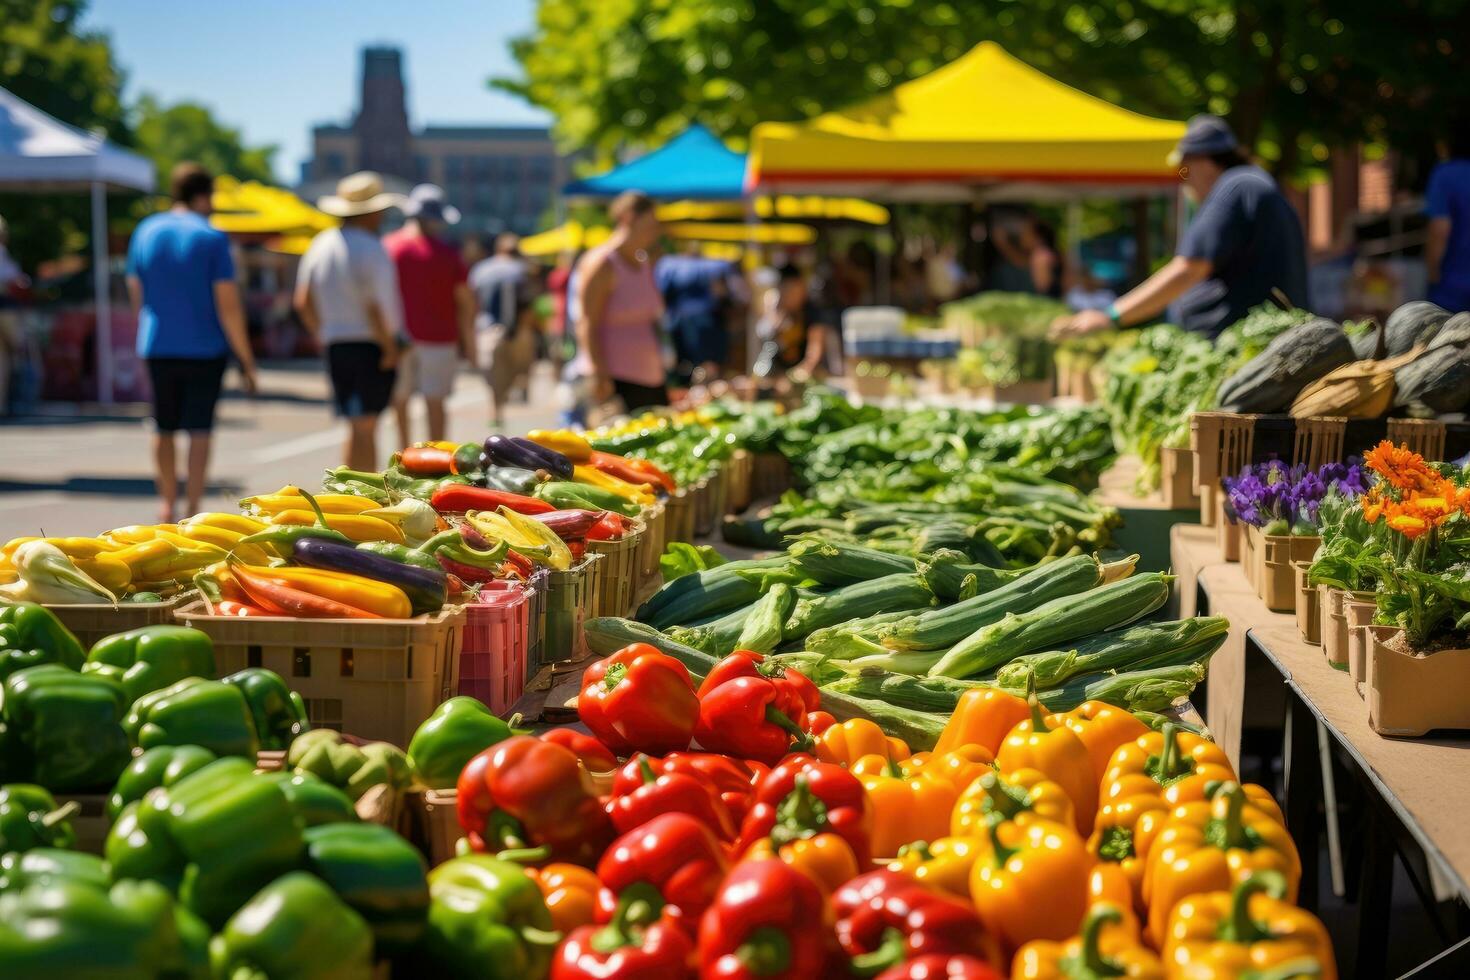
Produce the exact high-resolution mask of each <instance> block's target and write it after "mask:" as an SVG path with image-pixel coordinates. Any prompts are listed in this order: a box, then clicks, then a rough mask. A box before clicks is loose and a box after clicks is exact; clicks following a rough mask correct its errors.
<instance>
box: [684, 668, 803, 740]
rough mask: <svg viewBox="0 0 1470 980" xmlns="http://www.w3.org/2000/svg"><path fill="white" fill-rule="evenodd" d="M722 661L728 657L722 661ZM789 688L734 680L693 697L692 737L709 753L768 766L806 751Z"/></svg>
mask: <svg viewBox="0 0 1470 980" xmlns="http://www.w3.org/2000/svg"><path fill="white" fill-rule="evenodd" d="M727 659H728V658H727ZM798 698H799V695H798V694H797V693H796V691H795V689H794V688H792V687H791V686H790V685H788V684H786V683H785V682H784V681H775V680H771V679H769V678H766V677H736V678H733V679H732V680H729V681H726V682H725V683H723V684H721V685H719V686H718V687H715V688H710V689H707V690H706V691H705V693H704V695H703V696H702V697H701V698H700V699H699V721H698V723H697V725H696V726H695V729H694V737H695V739H696V740H698V742H699V744H700V746H701V747H702V748H705V749H708V750H709V751H711V752H722V753H724V754H726V755H733V756H739V757H742V758H747V759H755V760H758V761H760V762H763V763H765V764H767V765H774V764H775V763H777V762H779V761H780V760H781V759H782V758H784V757H785V756H787V755H789V754H791V753H792V752H804V751H807V750H808V749H810V748H811V746H812V738H811V736H810V735H808V734H807V733H806V732H805V731H804V730H803V729H802V723H803V722H804V721H805V720H806V709H805V708H804V707H803V706H802V704H801V703H800V701H799V700H798Z"/></svg>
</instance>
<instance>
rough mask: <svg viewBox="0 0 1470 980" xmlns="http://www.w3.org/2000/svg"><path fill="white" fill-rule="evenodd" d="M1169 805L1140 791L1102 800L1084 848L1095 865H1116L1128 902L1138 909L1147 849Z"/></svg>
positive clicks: (1141, 896) (1161, 799) (1167, 815)
mask: <svg viewBox="0 0 1470 980" xmlns="http://www.w3.org/2000/svg"><path fill="white" fill-rule="evenodd" d="M1169 812H1170V807H1169V805H1168V804H1167V803H1166V802H1165V801H1164V799H1163V797H1161V796H1158V795H1155V794H1152V793H1144V794H1140V795H1138V796H1128V797H1123V798H1122V799H1118V800H1114V801H1112V802H1109V803H1107V804H1104V805H1103V806H1102V808H1101V809H1099V810H1098V811H1097V821H1096V823H1095V824H1094V825H1093V828H1092V836H1091V837H1089V838H1088V839H1087V850H1088V851H1089V852H1090V853H1091V854H1092V856H1093V857H1095V858H1097V860H1098V862H1099V864H1098V867H1109V868H1116V869H1117V871H1118V873H1119V874H1121V875H1122V876H1123V878H1124V880H1125V881H1127V883H1128V889H1129V893H1130V895H1131V896H1132V898H1131V900H1130V904H1131V905H1132V907H1133V908H1134V909H1135V910H1137V911H1139V912H1142V911H1143V910H1144V908H1145V906H1144V904H1143V875H1144V869H1145V868H1147V867H1148V852H1149V848H1150V847H1151V846H1152V844H1153V841H1154V838H1156V837H1157V836H1158V833H1159V830H1160V829H1161V828H1162V827H1163V825H1164V824H1165V822H1167V821H1168V819H1169Z"/></svg>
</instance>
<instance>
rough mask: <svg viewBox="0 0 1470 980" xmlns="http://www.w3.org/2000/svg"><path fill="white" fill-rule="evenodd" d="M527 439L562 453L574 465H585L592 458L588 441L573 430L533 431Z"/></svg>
mask: <svg viewBox="0 0 1470 980" xmlns="http://www.w3.org/2000/svg"><path fill="white" fill-rule="evenodd" d="M526 438H527V439H529V440H531V441H532V442H534V443H535V444H536V445H538V446H541V447H543V448H545V449H550V450H551V451H552V452H557V453H561V454H562V455H563V456H565V457H566V458H567V459H569V460H571V461H572V462H574V463H585V462H587V460H588V459H589V458H591V456H592V447H591V446H590V445H588V443H587V440H586V439H584V438H582V437H581V436H580V435H578V434H577V433H575V432H573V431H572V430H571V429H532V430H531V431H530V432H527V433H526Z"/></svg>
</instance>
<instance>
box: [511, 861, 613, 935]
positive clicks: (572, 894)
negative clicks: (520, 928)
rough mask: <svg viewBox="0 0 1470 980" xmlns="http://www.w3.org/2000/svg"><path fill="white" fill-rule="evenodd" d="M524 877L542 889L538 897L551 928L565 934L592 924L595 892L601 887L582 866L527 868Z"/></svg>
mask: <svg viewBox="0 0 1470 980" xmlns="http://www.w3.org/2000/svg"><path fill="white" fill-rule="evenodd" d="M526 874H528V875H530V876H531V878H532V879H534V880H535V882H536V887H537V888H540V889H541V897H542V898H543V899H544V900H545V902H546V908H547V911H549V912H550V913H551V928H553V929H555V930H557V931H558V932H560V933H563V934H565V933H568V932H571V931H572V930H573V929H575V928H577V927H578V926H585V925H588V924H590V923H591V922H592V921H593V919H594V918H595V916H596V912H597V892H598V889H600V888H601V887H602V882H600V881H598V880H597V875H595V874H593V873H592V872H591V871H588V870H587V869H586V868H584V867H582V866H581V865H577V864H566V863H564V862H554V863H552V864H548V865H546V866H544V867H541V868H527V869H526Z"/></svg>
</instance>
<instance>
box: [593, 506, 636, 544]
mask: <svg viewBox="0 0 1470 980" xmlns="http://www.w3.org/2000/svg"><path fill="white" fill-rule="evenodd" d="M628 527H629V525H628V519H627V518H626V517H624V516H623V515H622V514H619V513H618V512H616V511H612V510H605V511H603V512H602V517H601V518H599V519H598V521H597V523H596V524H594V525H592V526H591V527H590V528H588V529H587V540H588V541H619V540H621V539H622V537H623V535H625V534H627V533H628Z"/></svg>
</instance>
